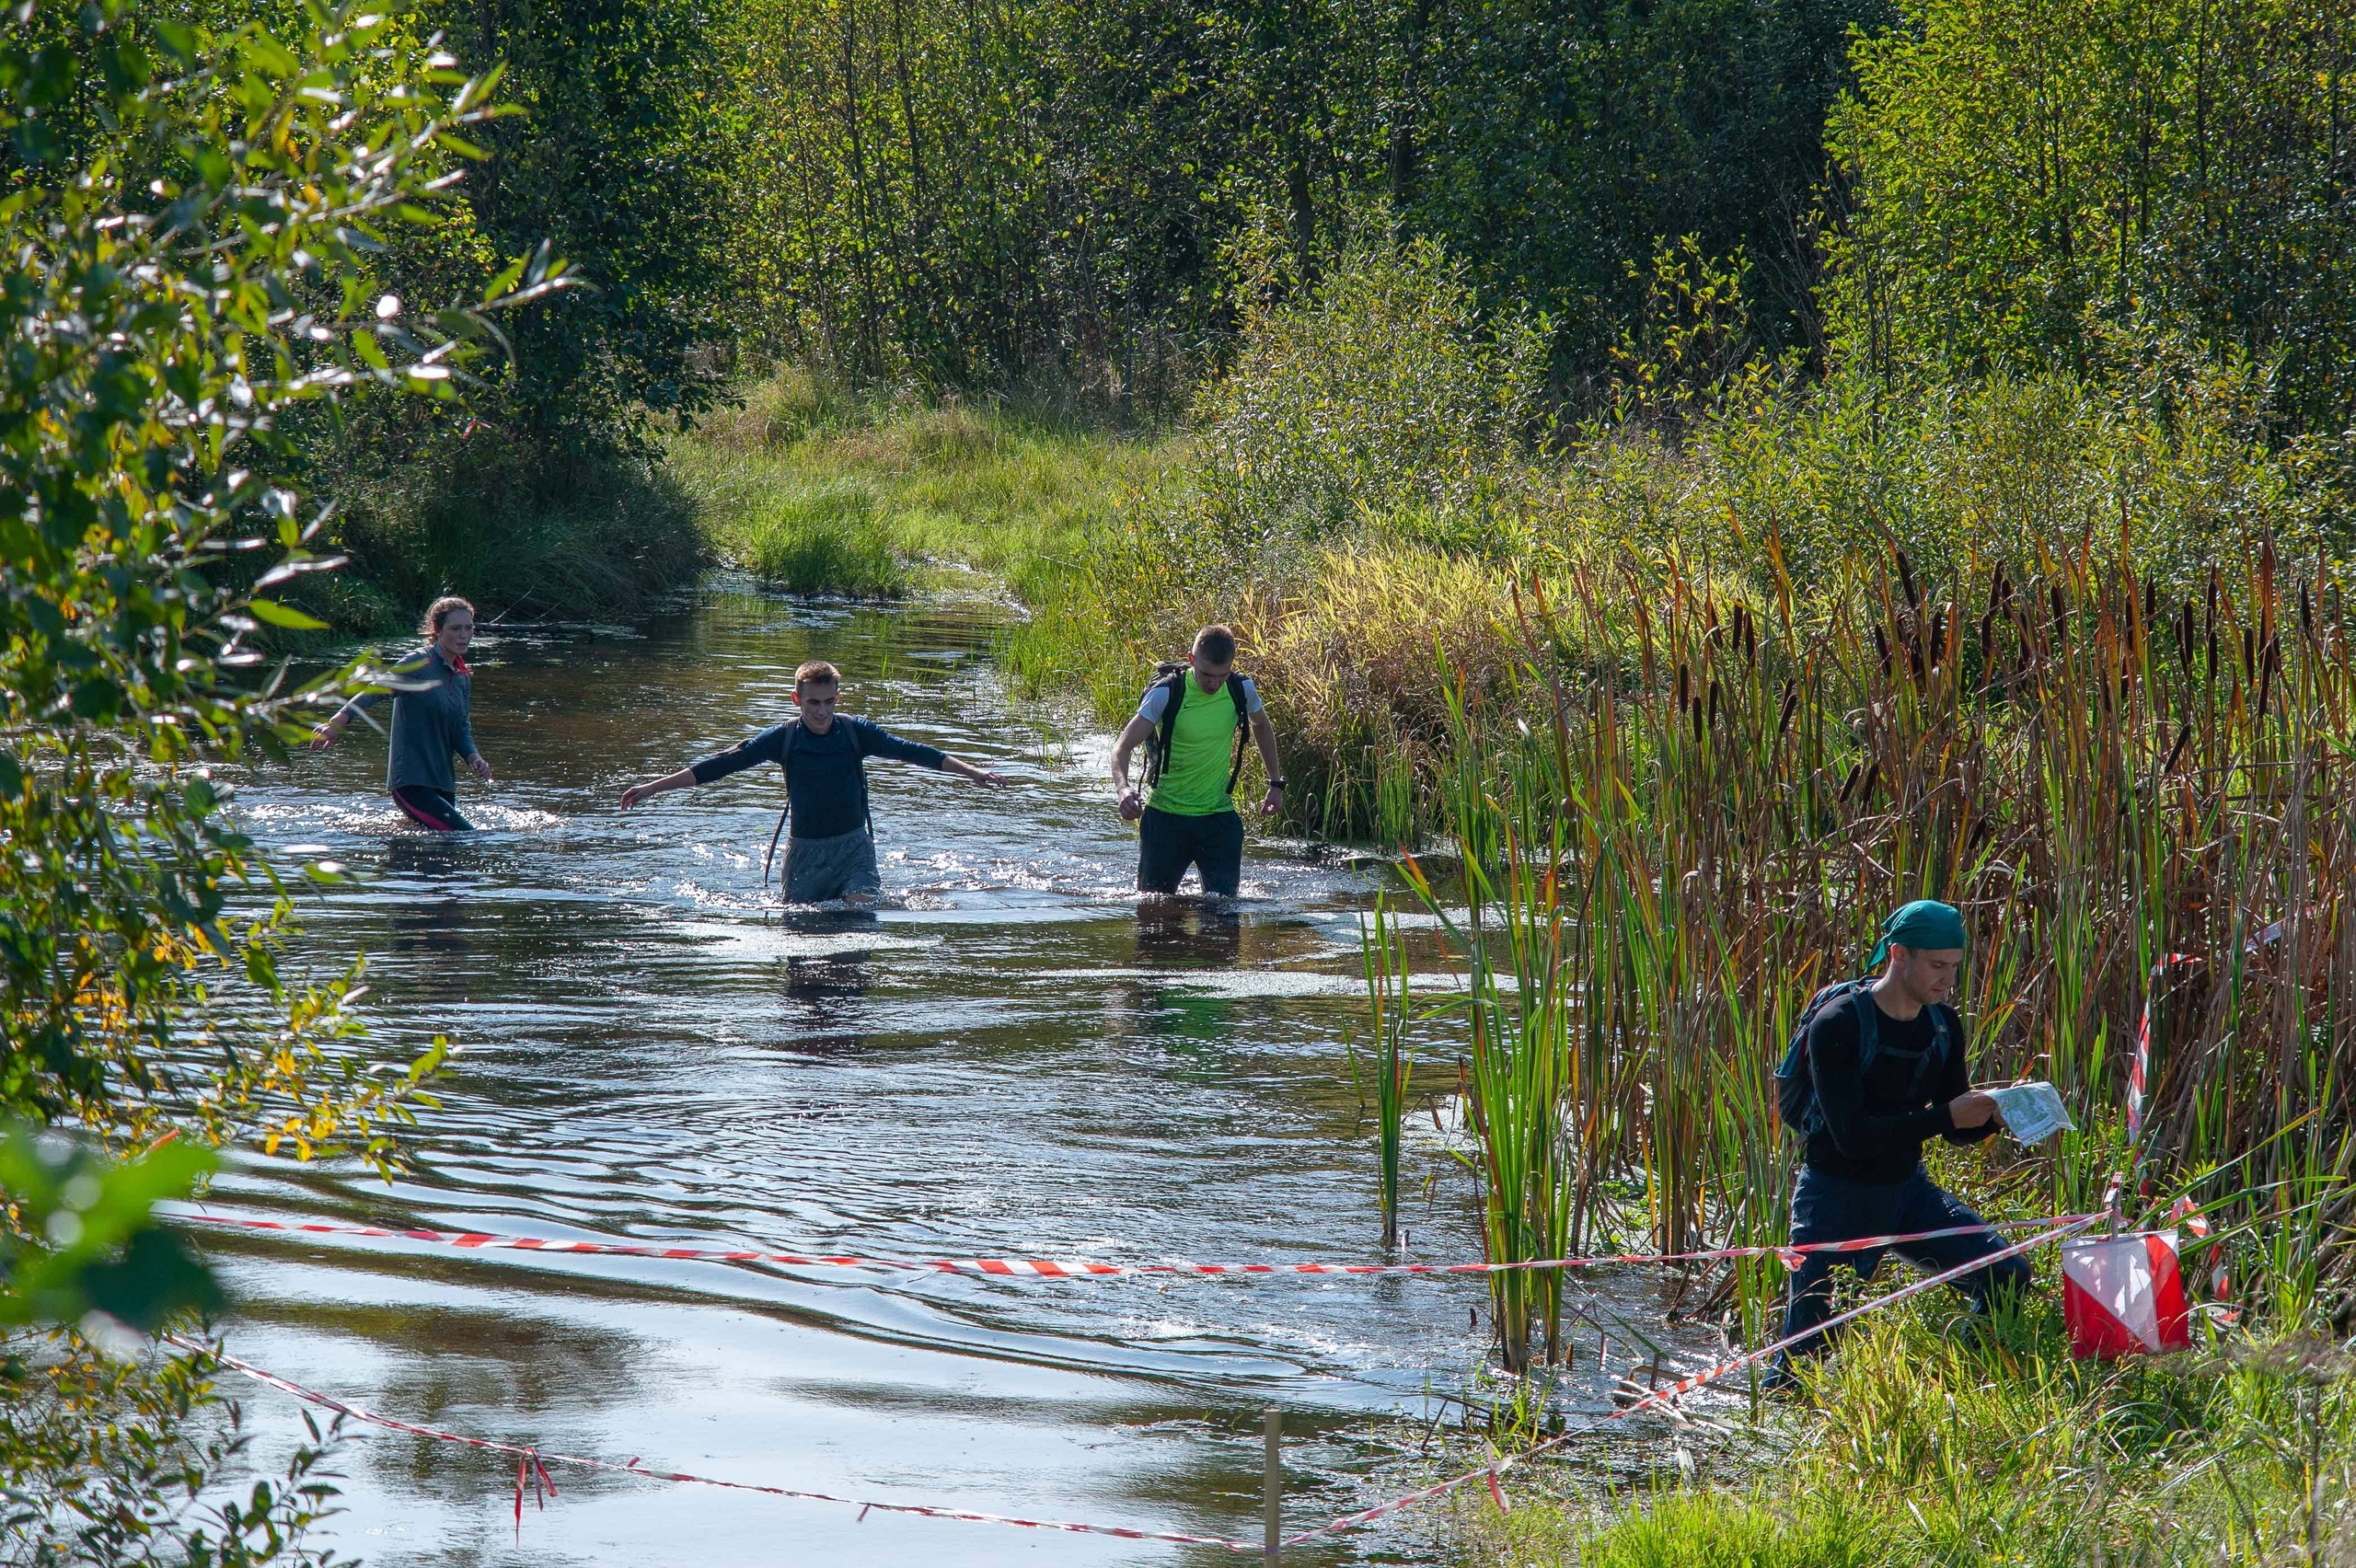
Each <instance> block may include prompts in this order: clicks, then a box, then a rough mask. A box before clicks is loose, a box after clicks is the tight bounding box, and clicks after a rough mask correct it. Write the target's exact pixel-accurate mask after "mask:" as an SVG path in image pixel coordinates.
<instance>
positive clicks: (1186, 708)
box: [1113, 626, 1285, 898]
mask: <svg viewBox="0 0 2356 1568" xmlns="http://www.w3.org/2000/svg"><path fill="white" fill-rule="evenodd" d="M1246 729H1248V730H1250V731H1251V733H1252V740H1253V744H1256V745H1258V746H1259V748H1260V760H1261V762H1262V763H1263V764H1265V766H1266V767H1267V771H1268V792H1267V793H1266V794H1265V796H1263V797H1262V798H1261V801H1260V814H1261V815H1262V816H1274V815H1276V813H1277V812H1278V811H1280V810H1282V809H1283V807H1284V801H1285V779H1284V773H1283V771H1282V769H1281V767H1280V766H1279V764H1278V763H1277V760H1276V726H1275V725H1273V724H1271V723H1269V722H1268V715H1267V711H1266V709H1265V708H1264V707H1263V706H1262V704H1261V701H1260V693H1259V691H1258V689H1257V688H1256V687H1254V686H1253V684H1252V677H1251V676H1249V675H1242V674H1237V673H1236V670H1235V633H1234V632H1232V631H1230V629H1228V628H1226V627H1223V626H1207V627H1205V628H1203V629H1202V630H1200V631H1198V632H1196V633H1195V651H1194V657H1193V659H1192V661H1191V663H1190V665H1189V667H1187V668H1184V669H1180V670H1176V671H1172V672H1171V673H1170V674H1166V675H1164V676H1163V677H1162V678H1161V679H1160V680H1158V681H1156V682H1154V683H1153V685H1152V686H1150V687H1149V688H1148V690H1147V691H1146V694H1145V699H1144V700H1143V701H1141V702H1139V703H1138V713H1137V717H1136V718H1134V719H1132V720H1130V721H1129V723H1128V727H1127V728H1126V729H1125V730H1123V731H1122V732H1121V738H1120V740H1119V741H1117V742H1115V743H1114V746H1113V788H1114V790H1115V791H1116V792H1117V793H1118V795H1119V797H1120V801H1121V815H1122V817H1123V819H1124V820H1126V821H1129V822H1136V823H1138V892H1139V893H1176V892H1177V891H1178V879H1179V878H1181V877H1183V876H1184V875H1185V874H1186V868H1187V867H1188V866H1189V865H1192V866H1195V867H1196V868H1198V869H1199V870H1201V872H1202V875H1203V891H1204V892H1205V893H1207V894H1217V895H1219V896H1221V897H1226V898H1232V897H1234V896H1235V892H1236V888H1237V886H1238V885H1239V884H1240V883H1241V882H1242V880H1243V819H1242V817H1241V816H1239V815H1237V814H1236V810H1235V778H1236V775H1237V774H1238V773H1240V772H1241V771H1242V767H1243V735H1242V732H1243V731H1245V730H1246ZM1140 745H1145V746H1148V747H1149V753H1148V755H1149V764H1148V767H1147V769H1146V778H1147V788H1148V790H1149V791H1150V793H1149V794H1148V795H1146V796H1145V797H1143V798H1140V797H1139V795H1138V790H1136V789H1135V788H1134V787H1133V786H1132V785H1131V784H1130V783H1129V755H1130V754H1131V753H1132V752H1134V751H1136V750H1137V749H1138V746H1140ZM1140 819H1142V820H1141V821H1140Z"/></svg>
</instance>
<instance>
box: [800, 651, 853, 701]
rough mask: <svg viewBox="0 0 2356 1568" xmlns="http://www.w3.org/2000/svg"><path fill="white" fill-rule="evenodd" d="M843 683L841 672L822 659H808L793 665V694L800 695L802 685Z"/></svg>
mask: <svg viewBox="0 0 2356 1568" xmlns="http://www.w3.org/2000/svg"><path fill="white" fill-rule="evenodd" d="M842 684H843V677H842V672H841V671H839V670H837V669H836V668H835V667H834V666H833V665H832V664H829V663H826V661H825V660H824V659H810V660H806V661H804V662H803V663H800V664H798V665H796V666H794V671H793V695H794V696H796V697H800V696H801V695H802V688H803V686H840V685H842Z"/></svg>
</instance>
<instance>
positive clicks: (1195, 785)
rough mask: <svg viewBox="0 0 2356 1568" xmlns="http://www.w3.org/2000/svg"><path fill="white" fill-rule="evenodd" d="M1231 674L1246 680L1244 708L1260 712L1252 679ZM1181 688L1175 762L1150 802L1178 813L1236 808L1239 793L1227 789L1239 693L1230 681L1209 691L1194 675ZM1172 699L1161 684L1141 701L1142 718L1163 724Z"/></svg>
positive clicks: (1173, 739)
mask: <svg viewBox="0 0 2356 1568" xmlns="http://www.w3.org/2000/svg"><path fill="white" fill-rule="evenodd" d="M1228 679H1230V680H1234V681H1242V683H1243V707H1244V709H1245V711H1246V712H1250V713H1257V712H1259V711H1260V706H1261V705H1260V693H1259V691H1258V690H1257V689H1256V688H1255V687H1254V686H1253V684H1252V682H1251V680H1250V678H1249V677H1247V676H1243V675H1230V676H1229V677H1228ZM1181 689H1182V691H1183V692H1184V700H1183V701H1182V702H1180V703H1179V705H1178V728H1177V731H1176V732H1174V733H1173V734H1172V736H1171V737H1170V765H1169V766H1168V767H1164V768H1163V769H1162V770H1161V780H1160V782H1158V783H1156V784H1155V785H1154V787H1153V792H1152V794H1150V795H1149V796H1148V797H1147V799H1146V804H1148V805H1149V806H1151V807H1153V808H1154V809H1155V810H1156V811H1163V812H1169V813H1172V814H1173V815H1176V816H1213V815H1216V814H1217V813H1220V812H1231V811H1233V810H1234V809H1235V798H1234V797H1233V796H1231V795H1230V794H1229V793H1228V792H1227V770H1228V768H1229V767H1231V766H1232V764H1233V759H1234V755H1235V724H1236V718H1235V698H1233V697H1231V696H1230V695H1229V693H1228V689H1227V687H1226V686H1220V687H1219V688H1218V690H1217V691H1205V690H1204V689H1203V683H1202V682H1200V681H1198V680H1196V679H1195V677H1194V676H1193V674H1188V675H1187V676H1186V679H1185V681H1184V684H1183V686H1182V687H1181ZM1168 698H1169V694H1168V693H1167V692H1166V691H1165V690H1164V689H1163V688H1162V686H1161V685H1159V684H1156V685H1155V686H1152V687H1150V688H1149V689H1148V691H1147V692H1146V694H1145V700H1144V701H1143V702H1141V703H1139V704H1138V718H1140V719H1144V720H1147V721H1149V722H1151V723H1153V724H1155V725H1157V726H1159V725H1160V724H1161V712H1162V709H1163V707H1164V705H1165V704H1166V703H1167V701H1168Z"/></svg>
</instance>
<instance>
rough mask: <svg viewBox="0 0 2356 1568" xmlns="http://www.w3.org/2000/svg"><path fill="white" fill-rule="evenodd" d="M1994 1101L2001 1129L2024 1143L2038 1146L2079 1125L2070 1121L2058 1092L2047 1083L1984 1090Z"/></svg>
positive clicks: (2017, 1084)
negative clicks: (2055, 1135)
mask: <svg viewBox="0 0 2356 1568" xmlns="http://www.w3.org/2000/svg"><path fill="white" fill-rule="evenodd" d="M1983 1092H1984V1093H1985V1094H1986V1095H1987V1096H1988V1098H1989V1099H1991V1100H1992V1101H1995V1102H1996V1115H1997V1116H1998V1118H1999V1119H2000V1120H2002V1121H2003V1122H2004V1130H2005V1131H2006V1132H2008V1133H2010V1134H2012V1135H2013V1136H2015V1137H2016V1138H2018V1139H2020V1140H2021V1142H2023V1143H2025V1144H2040V1143H2043V1142H2044V1141H2045V1140H2046V1139H2048V1138H2050V1137H2051V1136H2053V1135H2054V1134H2056V1133H2060V1132H2068V1131H2073V1130H2075V1128H2076V1127H2077V1125H2078V1124H2077V1123H2075V1122H2073V1121H2072V1120H2070V1110H2069V1107H2068V1106H2066V1105H2063V1104H2062V1103H2061V1091H2060V1090H2056V1089H2055V1088H2054V1087H2053V1086H2052V1085H2051V1084H2050V1083H2016V1084H2014V1085H2013V1086H2012V1087H2010V1088H2009V1089H1991V1090H1983Z"/></svg>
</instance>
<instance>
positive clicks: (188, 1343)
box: [163, 1334, 1261, 1551]
mask: <svg viewBox="0 0 2356 1568" xmlns="http://www.w3.org/2000/svg"><path fill="white" fill-rule="evenodd" d="M163 1338H164V1342H165V1343H167V1344H170V1345H173V1346H176V1347H177V1348H179V1349H181V1350H185V1351H190V1352H192V1353H194V1354H197V1355H212V1356H213V1357H214V1359H216V1360H218V1361H219V1362H220V1363H221V1365H222V1366H226V1367H228V1368H229V1369H230V1370H231V1371H233V1372H236V1373H238V1374H239V1375H240V1376H243V1377H247V1378H252V1379H253V1380H254V1381H255V1382H257V1383H261V1384H265V1385H267V1386H269V1387H271V1388H273V1389H277V1390H278V1391H279V1392H281V1393H283V1394H292V1395H294V1396H295V1398H296V1399H298V1400H302V1401H306V1403H310V1404H315V1405H318V1406H319V1407H320V1408H321V1409H323V1410H331V1411H334V1412H337V1413H338V1414H340V1415H345V1416H349V1417H351V1418H352V1420H354V1421H361V1422H365V1423H367V1424H369V1425H371V1426H381V1427H384V1428H386V1429H387V1430H388V1431H392V1432H406V1433H408V1434H409V1435H411V1436H413V1437H430V1438H433V1440H434V1441H436V1442H439V1443H461V1444H464V1445H465V1446H466V1447H469V1448H480V1449H483V1450H485V1451H486V1452H490V1453H494V1454H513V1455H514V1456H515V1518H516V1523H517V1526H518V1528H521V1526H522V1523H523V1517H524V1487H525V1483H526V1482H530V1483H531V1484H532V1486H533V1487H534V1488H535V1489H537V1487H538V1486H540V1485H541V1484H542V1483H545V1484H546V1485H547V1487H548V1490H549V1492H550V1493H554V1492H555V1491H556V1483H555V1482H554V1481H552V1480H550V1479H549V1473H548V1470H547V1469H546V1468H545V1467H547V1466H549V1465H570V1466H572V1468H574V1469H575V1470H604V1471H606V1472H608V1473H610V1474H614V1475H635V1476H640V1477H642V1478H644V1479H646V1480H648V1481H676V1482H687V1484H689V1485H692V1486H718V1487H723V1488H725V1489H727V1490H728V1491H731V1492H757V1493H761V1494H763V1495H764V1496H768V1497H792V1498H798V1499H800V1500H801V1501H803V1502H805V1503H839V1504H842V1505H845V1506H846V1507H851V1508H857V1509H858V1510H860V1514H861V1515H862V1516H864V1515H865V1514H866V1513H867V1512H868V1510H870V1509H873V1510H874V1511H876V1512H878V1513H883V1514H918V1515H921V1516H924V1517H926V1518H928V1519H963V1520H964V1521H966V1522H967V1523H969V1524H977V1525H1014V1526H1018V1527H1020V1528H1023V1529H1027V1530H1067V1531H1070V1532H1072V1533H1075V1534H1079V1535H1101V1536H1117V1537H1119V1538H1120V1539H1123V1540H1166V1541H1173V1542H1175V1543H1177V1544H1178V1545H1180V1546H1218V1547H1225V1548H1226V1549H1227V1550H1229V1551H1260V1550H1261V1548H1260V1544H1259V1543H1258V1542H1257V1541H1242V1540H1229V1539H1226V1538H1225V1537H1223V1536H1203V1535H1184V1534H1181V1533H1179V1532H1178V1531H1175V1530H1140V1529H1132V1528H1129V1527H1128V1526H1126V1525H1086V1524H1079V1523H1076V1522H1074V1521H1072V1520H1069V1519H1023V1518H1017V1517H1015V1516H1012V1515H1009V1514H984V1513H980V1512H977V1511H976V1510H974V1509H971V1508H945V1507H941V1506H938V1505H933V1504H930V1503H878V1502H872V1501H870V1500H869V1499H866V1498H862V1497H838V1496H837V1495H835V1494H834V1493H830V1492H803V1491H797V1490H795V1489H793V1488H791V1487H784V1486H762V1485H759V1484H757V1483H756V1482H749V1481H719V1480H715V1479H714V1478H713V1477H710V1476H708V1475H691V1474H689V1473H687V1471H685V1470H649V1469H648V1468H646V1467H645V1466H643V1465H641V1464H640V1463H639V1462H638V1461H637V1460H636V1459H632V1460H630V1461H629V1463H628V1464H618V1463H617V1462H615V1461H614V1460H612V1459H593V1458H583V1456H581V1455H579V1454H552V1453H549V1452H547V1451H545V1450H543V1449H539V1448H534V1447H526V1446H525V1445H523V1444H520V1443H500V1442H494V1441H493V1440H492V1439H491V1438H489V1437H470V1436H468V1435H466V1434H465V1433H463V1432H445V1431H444V1430H443V1429H442V1428H440V1427H438V1426H422V1425H420V1424H418V1423H416V1422H413V1421H402V1420H400V1419H399V1418H398V1417H396V1416H390V1415H379V1414H377V1413H376V1412H375V1411H372V1410H364V1409H363V1408H361V1407H360V1406H358V1405H355V1404H351V1403H348V1402H347V1401H343V1400H340V1399H337V1398H335V1397H334V1396H333V1395H332V1394H323V1393H320V1392H319V1391H318V1389H306V1388H305V1387H304V1386H303V1385H302V1384H300V1383H297V1382H295V1381H293V1380H292V1379H290V1378H282V1377H280V1376H279V1375H278V1374H277V1373H275V1372H268V1371H264V1370H263V1369H262V1368H261V1367H259V1366H255V1365H254V1364H253V1363H252V1362H250V1361H245V1360H241V1359H239V1358H238V1357H237V1356H234V1355H229V1354H228V1353H227V1352H225V1351H222V1350H216V1349H214V1348H213V1347H211V1346H209V1345H205V1344H202V1343H198V1342H196V1341H194V1340H190V1339H183V1338H181V1337H180V1336H179V1335H178V1334H166V1335H164V1336H163ZM541 1506H543V1507H545V1506H547V1505H546V1504H542V1505H541Z"/></svg>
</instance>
